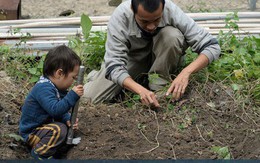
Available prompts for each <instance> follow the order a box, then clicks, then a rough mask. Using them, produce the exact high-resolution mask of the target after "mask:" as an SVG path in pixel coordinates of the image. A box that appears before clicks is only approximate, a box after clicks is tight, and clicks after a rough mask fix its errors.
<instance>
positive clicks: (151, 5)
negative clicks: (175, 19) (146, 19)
mask: <svg viewBox="0 0 260 163" xmlns="http://www.w3.org/2000/svg"><path fill="white" fill-rule="evenodd" d="M160 3H162V5H163V8H164V4H165V0H132V3H131V5H132V9H133V11H134V14H136V13H137V8H138V6H139V4H141V5H142V6H143V7H144V10H145V11H148V12H150V13H152V12H154V11H156V10H157V9H158V8H159V7H160Z"/></svg>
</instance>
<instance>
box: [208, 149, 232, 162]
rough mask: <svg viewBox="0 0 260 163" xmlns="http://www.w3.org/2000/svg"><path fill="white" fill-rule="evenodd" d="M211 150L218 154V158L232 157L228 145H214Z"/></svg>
mask: <svg viewBox="0 0 260 163" xmlns="http://www.w3.org/2000/svg"><path fill="white" fill-rule="evenodd" d="M211 150H212V151H213V152H215V153H217V154H218V159H231V154H230V152H229V149H228V147H219V146H213V147H212V148H211Z"/></svg>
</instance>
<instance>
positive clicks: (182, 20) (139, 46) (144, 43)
mask: <svg viewBox="0 0 260 163" xmlns="http://www.w3.org/2000/svg"><path fill="white" fill-rule="evenodd" d="M165 26H173V27H175V28H178V29H179V30H180V31H181V32H182V33H183V35H184V37H185V40H186V41H187V43H188V45H189V46H190V47H191V48H192V50H193V51H195V52H197V53H199V54H200V53H202V54H205V55H206V56H207V57H208V59H209V63H211V62H212V61H213V60H216V59H218V57H219V54H220V47H219V45H218V43H217V40H216V39H215V38H213V37H212V36H211V35H210V34H209V33H208V32H207V31H206V30H205V29H204V28H201V27H199V26H198V25H197V24H196V23H195V22H194V20H193V19H191V18H190V17H188V16H187V15H186V14H185V13H184V12H183V11H182V10H181V9H180V8H179V7H178V6H176V5H175V4H174V3H173V2H172V1H171V0H165V6H164V10H163V16H162V19H161V21H160V24H159V26H158V27H165ZM151 41H152V40H147V39H143V38H142V37H141V30H140V29H139V28H138V26H137V24H136V21H135V19H134V13H133V11H132V10H131V0H128V1H126V2H123V3H121V4H120V5H119V6H118V7H117V8H116V9H115V11H114V13H113V14H112V16H111V18H110V20H109V23H108V31H107V41H106V53H105V57H104V59H105V65H106V69H107V73H106V78H108V79H109V80H112V81H113V82H115V83H117V84H119V85H120V86H122V85H123V81H124V80H125V79H126V78H127V77H129V73H128V71H127V62H128V60H129V59H132V60H141V59H143V58H145V57H146V56H147V55H149V54H151V51H152V49H150V48H147V47H149V45H150V43H151Z"/></svg>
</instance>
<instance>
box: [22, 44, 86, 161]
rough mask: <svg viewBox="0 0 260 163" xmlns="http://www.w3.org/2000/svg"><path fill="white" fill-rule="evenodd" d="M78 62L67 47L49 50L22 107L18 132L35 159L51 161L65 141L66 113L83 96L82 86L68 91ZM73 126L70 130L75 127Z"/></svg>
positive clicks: (67, 116)
mask: <svg viewBox="0 0 260 163" xmlns="http://www.w3.org/2000/svg"><path fill="white" fill-rule="evenodd" d="M80 65H81V60H80V58H79V56H78V55H77V54H76V53H75V52H74V51H72V50H71V49H70V48H68V47H66V46H64V45H62V46H58V47H56V48H54V49H52V50H50V51H49V52H48V54H47V56H46V58H45V61H44V65H43V76H42V77H41V78H40V79H39V81H38V82H37V83H36V85H35V86H34V87H33V89H32V90H31V92H30V93H29V95H28V96H27V98H26V100H25V102H24V105H23V106H22V116H21V119H20V124H19V132H20V134H21V136H22V137H23V138H24V141H25V142H26V143H27V144H28V145H29V146H30V147H32V150H31V155H32V156H33V157H34V158H36V159H52V158H54V157H53V156H54V155H55V154H56V152H57V149H59V148H60V147H61V146H62V145H63V143H64V142H65V141H66V136H67V129H68V128H67V126H70V125H71V124H70V113H69V112H68V111H69V110H70V109H71V108H72V107H73V106H74V105H75V104H76V102H77V100H79V98H80V96H82V95H83V93H84V89H83V86H82V85H78V86H74V87H73V88H72V90H70V91H67V89H68V88H69V87H70V86H71V85H72V84H73V83H74V81H75V80H76V79H77V75H78V71H79V67H80ZM77 127H78V124H77V122H76V124H74V126H73V128H77Z"/></svg>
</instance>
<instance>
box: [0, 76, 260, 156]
mask: <svg viewBox="0 0 260 163" xmlns="http://www.w3.org/2000/svg"><path fill="white" fill-rule="evenodd" d="M0 74H1V77H0V83H1V86H0V92H1V93H0V101H1V102H0V104H1V105H0V106H1V107H0V119H1V130H0V133H1V139H0V157H1V158H2V159H30V158H31V157H30V155H29V154H28V152H29V151H28V149H27V147H26V146H25V145H24V144H23V143H22V141H17V140H15V138H14V137H12V136H10V135H9V134H17V131H18V122H19V117H20V109H19V107H20V106H21V104H22V101H23V97H24V96H25V95H26V92H25V91H24V89H25V87H24V86H22V85H21V84H17V83H16V84H15V83H14V81H12V80H11V79H10V78H8V77H7V76H6V74H5V73H4V72H3V71H1V73H0ZM191 88H192V89H191ZM233 96H234V95H233V92H232V90H231V89H230V88H227V87H225V86H223V85H222V84H221V83H209V82H207V83H205V84H199V83H197V82H195V80H193V79H192V82H191V83H190V86H189V90H188V91H187V92H186V94H185V96H184V97H183V99H182V100H181V101H179V102H178V103H175V104H173V106H174V108H173V109H172V110H168V109H166V108H167V106H168V105H169V103H168V102H167V101H166V100H165V99H161V100H160V102H161V105H162V108H161V109H158V110H157V111H152V109H150V108H148V107H144V106H142V105H141V104H140V103H138V102H132V104H134V105H133V106H132V107H125V105H123V103H116V104H102V105H90V104H88V103H85V102H82V103H81V104H80V110H79V113H78V116H79V120H80V122H79V125H80V130H78V131H77V132H76V133H75V136H80V137H81V138H82V140H81V143H80V144H79V145H77V146H74V147H73V148H71V149H70V150H69V151H68V153H66V154H65V155H64V156H63V158H64V159H218V158H222V156H220V155H219V154H217V153H216V152H214V151H213V150H212V147H214V146H217V147H227V148H228V149H229V153H230V154H231V158H234V159H259V158H260V141H259V138H260V132H259V131H260V130H259V108H258V110H257V108H253V107H251V106H250V104H248V106H245V107H244V108H243V107H241V104H240V102H239V101H236V100H235V99H234V97H233ZM168 108H169V107H168Z"/></svg>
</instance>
